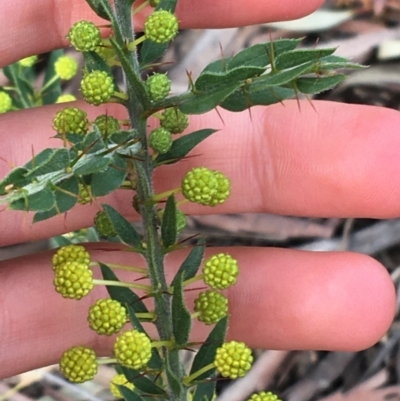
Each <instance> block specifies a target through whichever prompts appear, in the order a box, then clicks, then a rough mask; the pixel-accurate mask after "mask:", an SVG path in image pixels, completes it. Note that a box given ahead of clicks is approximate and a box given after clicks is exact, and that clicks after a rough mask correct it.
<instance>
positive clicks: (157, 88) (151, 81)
mask: <svg viewBox="0 0 400 401" xmlns="http://www.w3.org/2000/svg"><path fill="white" fill-rule="evenodd" d="M146 85H147V88H148V90H149V94H150V98H151V100H154V101H160V100H163V99H165V98H166V97H167V95H168V93H169V91H170V90H171V81H170V79H169V78H168V77H167V76H166V75H165V74H154V75H151V76H150V77H148V78H147V81H146Z"/></svg>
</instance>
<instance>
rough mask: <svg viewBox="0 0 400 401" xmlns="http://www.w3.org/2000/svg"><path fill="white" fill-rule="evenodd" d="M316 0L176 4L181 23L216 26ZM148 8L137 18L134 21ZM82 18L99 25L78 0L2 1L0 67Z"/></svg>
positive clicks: (49, 45) (302, 9) (281, 14)
mask: <svg viewBox="0 0 400 401" xmlns="http://www.w3.org/2000/svg"><path fill="white" fill-rule="evenodd" d="M322 2H323V1H322V0H308V1H301V0H282V1H280V2H278V3H277V2H275V1H273V0H264V1H258V0H250V1H246V0H237V1H235V2H232V1H229V0H203V1H201V2H199V4H196V5H194V4H195V3H194V2H193V0H183V1H182V0H181V1H179V3H178V8H177V12H178V17H179V19H180V20H181V27H182V28H218V27H227V26H241V25H248V24H257V23H260V22H267V21H273V20H286V19H294V18H299V17H300V16H303V15H306V14H307V13H310V12H311V11H313V10H314V9H316V8H317V7H318V6H319V5H321V3H322ZM149 12H150V10H147V11H145V12H144V13H142V14H140V16H139V17H138V20H137V23H138V26H142V25H143V19H144V17H145V16H146V15H148V13H149ZM82 19H86V20H90V21H94V22H96V23H99V24H103V25H104V23H105V21H104V20H101V19H99V18H97V17H96V16H95V14H94V12H93V11H92V10H91V9H90V8H89V6H88V5H87V4H86V2H85V1H84V0H38V1H35V2H32V1H29V2H24V1H22V0H16V1H11V0H5V1H3V4H2V12H1V13H0V26H1V27H2V32H3V36H2V40H1V44H0V54H1V61H0V67H1V66H5V65H7V64H9V63H11V62H13V61H16V60H18V59H20V58H23V57H25V56H28V55H31V54H40V53H45V52H47V51H50V50H53V49H56V48H59V47H65V46H67V45H68V43H67V41H66V40H65V36H66V34H67V33H68V31H69V29H70V28H71V26H72V24H73V23H75V22H76V21H79V20H82Z"/></svg>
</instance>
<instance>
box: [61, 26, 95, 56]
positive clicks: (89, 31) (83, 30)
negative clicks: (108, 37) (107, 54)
mask: <svg viewBox="0 0 400 401" xmlns="http://www.w3.org/2000/svg"><path fill="white" fill-rule="evenodd" d="M67 38H68V39H69V41H70V42H71V45H72V46H73V47H75V49H76V50H77V51H78V52H90V51H95V50H96V48H97V46H99V45H100V44H101V33H100V30H99V28H97V26H96V25H95V24H93V23H92V22H89V21H79V22H76V23H75V24H74V25H72V28H71V29H70V30H69V32H68V35H67Z"/></svg>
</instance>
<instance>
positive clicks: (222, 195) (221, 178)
mask: <svg viewBox="0 0 400 401" xmlns="http://www.w3.org/2000/svg"><path fill="white" fill-rule="evenodd" d="M213 173H214V176H215V178H216V179H217V182H218V191H217V192H216V193H215V195H214V196H213V200H212V206H213V205H219V204H221V203H224V202H225V201H226V200H227V199H228V198H229V195H230V194H231V181H230V179H229V178H228V177H227V176H226V175H225V174H223V173H221V172H220V171H217V170H213Z"/></svg>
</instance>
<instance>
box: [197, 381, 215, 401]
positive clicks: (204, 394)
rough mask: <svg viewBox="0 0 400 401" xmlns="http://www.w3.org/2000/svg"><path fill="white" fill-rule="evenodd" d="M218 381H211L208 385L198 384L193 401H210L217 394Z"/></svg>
mask: <svg viewBox="0 0 400 401" xmlns="http://www.w3.org/2000/svg"><path fill="white" fill-rule="evenodd" d="M215 384H216V381H214V380H210V381H208V382H206V383H198V384H197V385H196V390H195V392H194V394H193V401H210V400H212V399H213V397H214V394H215Z"/></svg>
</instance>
